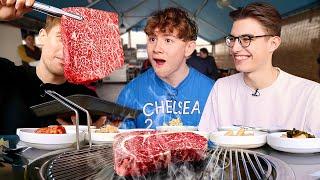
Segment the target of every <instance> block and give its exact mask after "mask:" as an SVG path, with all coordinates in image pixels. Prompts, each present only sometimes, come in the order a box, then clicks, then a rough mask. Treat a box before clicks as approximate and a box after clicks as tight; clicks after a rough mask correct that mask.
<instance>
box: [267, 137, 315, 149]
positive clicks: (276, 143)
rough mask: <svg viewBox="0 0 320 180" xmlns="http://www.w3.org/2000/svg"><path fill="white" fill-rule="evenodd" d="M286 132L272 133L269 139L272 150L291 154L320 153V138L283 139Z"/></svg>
mask: <svg viewBox="0 0 320 180" xmlns="http://www.w3.org/2000/svg"><path fill="white" fill-rule="evenodd" d="M282 134H284V132H280V133H272V134H269V135H268V137H267V142H268V144H269V146H271V147H272V148H274V149H276V150H279V151H284V152H290V153H316V152H320V138H307V139H296V138H282V137H280V136H281V135H282Z"/></svg>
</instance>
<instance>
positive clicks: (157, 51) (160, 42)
mask: <svg viewBox="0 0 320 180" xmlns="http://www.w3.org/2000/svg"><path fill="white" fill-rule="evenodd" d="M144 31H145V33H146V34H147V38H148V40H147V52H148V58H149V60H150V63H151V65H152V68H150V69H149V70H148V71H146V72H145V73H143V74H141V75H140V76H139V77H137V78H135V79H134V80H132V81H131V82H130V83H129V84H128V85H126V86H125V87H124V89H123V90H122V92H121V93H120V95H119V97H118V100H117V103H119V104H121V105H124V106H127V107H130V108H134V109H139V110H141V111H142V113H141V114H140V115H139V116H138V118H137V119H134V120H133V119H127V120H126V121H125V123H123V124H122V128H153V129H154V128H156V127H157V126H162V125H166V124H170V121H172V120H177V119H179V120H180V121H181V122H182V124H183V125H189V126H198V124H199V120H200V117H201V114H202V111H203V108H204V105H205V103H206V100H207V97H208V94H209V92H210V89H211V88H212V86H213V83H214V81H212V80H211V79H209V78H207V77H206V76H205V75H203V74H201V73H200V72H198V71H197V70H195V69H193V68H189V67H188V66H187V64H186V59H187V58H188V57H189V56H190V55H191V53H192V52H193V51H194V49H195V47H196V42H195V41H196V39H197V32H198V29H197V26H196V24H195V22H194V21H193V20H192V19H190V17H189V16H188V14H187V13H186V12H184V11H183V10H181V9H178V8H167V9H164V10H161V11H158V12H156V13H155V14H154V15H153V16H151V17H150V18H149V19H148V22H147V25H146V27H145V29H144Z"/></svg>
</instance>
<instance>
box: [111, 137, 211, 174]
mask: <svg viewBox="0 0 320 180" xmlns="http://www.w3.org/2000/svg"><path fill="white" fill-rule="evenodd" d="M206 150H207V139H206V138H205V137H203V136H201V135H198V134H195V133H192V132H161V133H159V132H157V131H135V132H128V133H120V134H119V135H117V136H116V137H115V139H114V143H113V151H114V168H115V171H116V173H117V174H118V175H119V176H143V175H146V174H148V173H150V172H155V171H157V170H160V169H163V168H166V167H167V166H168V165H169V163H178V162H191V161H192V162H194V161H200V160H203V159H204V158H205V152H206Z"/></svg>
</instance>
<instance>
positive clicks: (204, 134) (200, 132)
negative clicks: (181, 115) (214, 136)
mask: <svg viewBox="0 0 320 180" xmlns="http://www.w3.org/2000/svg"><path fill="white" fill-rule="evenodd" d="M192 132H193V133H195V134H199V135H201V136H203V137H205V138H206V139H209V137H210V133H208V132H204V131H192Z"/></svg>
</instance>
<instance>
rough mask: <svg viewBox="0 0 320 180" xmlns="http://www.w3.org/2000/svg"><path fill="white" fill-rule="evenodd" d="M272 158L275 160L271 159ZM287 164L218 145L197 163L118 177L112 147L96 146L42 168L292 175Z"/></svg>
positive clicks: (63, 172)
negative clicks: (120, 173)
mask: <svg viewBox="0 0 320 180" xmlns="http://www.w3.org/2000/svg"><path fill="white" fill-rule="evenodd" d="M270 159H272V160H270ZM284 167H286V165H285V164H283V163H281V161H277V160H275V159H274V158H270V157H269V156H267V155H264V154H261V153H257V152H254V151H249V150H243V149H230V148H222V147H217V148H216V149H213V150H210V151H208V156H207V158H206V159H205V160H204V161H202V162H197V163H179V164H173V165H170V166H169V167H168V169H165V170H161V171H159V172H157V173H150V174H148V175H146V176H145V177H119V176H117V175H116V173H115V172H114V166H113V152H112V147H111V146H106V145H103V146H101V145H100V146H93V147H91V148H84V149H81V150H78V151H76V150H75V151H69V152H64V153H62V154H59V155H57V156H54V157H53V158H52V159H51V160H49V161H48V163H47V165H45V167H42V169H43V170H42V177H43V178H44V179H52V180H53V179H54V180H60V179H237V180H241V179H278V178H280V179H281V177H284V176H281V174H280V173H278V171H279V172H282V173H283V172H285V173H286V176H285V177H288V174H289V176H290V175H291V174H292V172H291V171H290V172H289V173H288V172H287V171H286V170H287V169H284Z"/></svg>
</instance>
